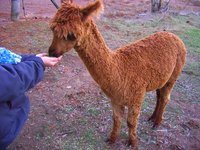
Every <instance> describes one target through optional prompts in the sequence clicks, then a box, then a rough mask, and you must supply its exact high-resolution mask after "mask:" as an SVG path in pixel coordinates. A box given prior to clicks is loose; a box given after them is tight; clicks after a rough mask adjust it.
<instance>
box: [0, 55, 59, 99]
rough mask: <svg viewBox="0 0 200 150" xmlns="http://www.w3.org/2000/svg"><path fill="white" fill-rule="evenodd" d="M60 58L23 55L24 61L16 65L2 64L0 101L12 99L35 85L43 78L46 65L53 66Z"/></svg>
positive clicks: (0, 67) (0, 71)
mask: <svg viewBox="0 0 200 150" xmlns="http://www.w3.org/2000/svg"><path fill="white" fill-rule="evenodd" d="M60 59H61V58H60ZM60 59H58V58H57V59H54V58H52V59H49V57H47V56H44V55H39V56H38V57H37V56H35V55H22V61H21V62H20V63H18V64H16V65H11V64H2V65H0V101H8V100H12V99H13V97H16V96H17V95H19V94H21V93H24V92H26V91H28V90H29V89H30V88H32V87H34V86H35V85H36V84H37V83H38V82H40V81H41V80H42V79H43V76H44V69H45V66H53V65H55V64H56V63H58V62H59V60H60Z"/></svg>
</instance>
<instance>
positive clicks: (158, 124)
mask: <svg viewBox="0 0 200 150" xmlns="http://www.w3.org/2000/svg"><path fill="white" fill-rule="evenodd" d="M159 126H160V123H154V124H153V126H152V129H153V130H155V129H157V128H158V127H159Z"/></svg>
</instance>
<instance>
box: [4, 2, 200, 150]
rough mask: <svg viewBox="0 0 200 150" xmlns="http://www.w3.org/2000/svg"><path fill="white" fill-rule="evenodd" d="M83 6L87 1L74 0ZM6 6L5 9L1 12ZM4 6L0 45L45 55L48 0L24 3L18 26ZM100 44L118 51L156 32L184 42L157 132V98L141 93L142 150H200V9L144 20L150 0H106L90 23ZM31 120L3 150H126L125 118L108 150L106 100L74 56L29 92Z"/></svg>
mask: <svg viewBox="0 0 200 150" xmlns="http://www.w3.org/2000/svg"><path fill="white" fill-rule="evenodd" d="M75 2H77V3H80V4H83V5H84V4H86V3H87V1H86V0H75ZM5 6H6V7H5ZM9 9H10V1H0V46H4V47H7V48H9V49H11V50H13V51H14V52H16V53H40V52H46V51H47V49H48V46H49V45H50V43H51V39H52V34H51V31H50V30H49V28H48V21H49V18H51V17H52V15H53V14H54V13H55V12H56V9H55V8H54V7H53V6H52V5H51V3H50V2H49V1H40V0H34V1H33V0H29V1H25V14H26V17H24V14H23V13H21V21H20V22H15V23H12V22H11V21H10V20H9V16H10V15H9ZM96 22H97V25H98V27H99V30H100V31H101V33H102V35H103V37H104V38H105V41H106V43H107V44H108V46H109V47H111V48H113V49H114V48H117V47H120V46H122V45H124V44H127V43H129V42H131V41H134V40H136V39H140V38H142V37H144V36H146V35H149V34H151V33H154V32H156V31H160V30H167V31H171V32H173V33H175V34H177V35H179V36H180V37H181V38H182V39H183V41H184V42H185V44H186V46H187V49H188V55H187V62H186V65H185V68H184V70H183V73H182V75H181V76H180V78H179V80H178V81H177V84H176V86H175V88H174V90H173V92H172V96H171V101H170V103H169V105H168V107H167V109H166V112H165V115H164V118H165V119H164V121H163V123H162V125H161V126H160V127H159V128H158V129H156V130H152V129H151V126H152V124H151V123H149V122H147V119H148V117H149V116H150V115H151V114H152V112H153V110H154V107H155V102H156V101H155V93H154V92H150V93H147V95H146V97H145V102H144V104H143V109H142V112H141V116H140V121H139V125H138V136H139V138H140V142H139V149H140V150H146V149H148V150H155V149H159V150H166V149H169V150H199V149H200V115H199V114H200V61H199V60H200V6H198V4H197V3H194V1H192V0H190V1H189V0H180V1H179V2H177V1H175V0H171V4H170V7H169V10H168V11H167V12H165V13H162V14H154V15H152V14H151V13H150V1H148V0H141V1H131V0H124V1H123V2H120V1H115V0H106V1H105V11H104V14H103V15H102V16H101V18H100V19H99V20H96ZM28 95H29V97H30V99H31V112H30V117H29V119H28V121H27V123H26V125H25V127H24V129H23V131H22V133H21V134H20V135H19V137H18V138H17V139H16V140H15V142H14V143H13V144H12V145H11V146H10V147H9V150H29V149H31V150H32V149H34V150H35V149H38V150H46V149H49V150H50V149H51V150H64V149H65V150H73V149H75V150H76V149H77V150H82V149H83V150H85V149H87V150H104V149H105V150H106V149H113V150H125V149H129V148H128V147H126V146H125V143H126V140H127V126H126V121H125V119H124V122H123V125H122V131H121V136H120V139H119V140H118V141H117V143H116V144H114V145H112V146H111V145H107V143H105V142H104V141H105V139H106V138H107V136H108V134H109V131H110V129H111V127H112V111H111V106H110V103H109V99H108V98H107V97H106V96H105V95H104V94H103V93H102V91H101V90H100V89H99V87H98V85H97V84H96V83H95V82H94V81H93V79H92V78H91V76H90V75H89V73H88V72H87V70H86V68H85V67H84V65H83V63H82V61H81V60H80V59H79V57H78V56H77V54H76V52H75V51H74V50H72V51H71V52H69V53H67V54H65V56H64V58H63V61H62V62H61V63H60V64H59V65H58V66H56V67H55V68H47V69H46V71H45V78H44V80H43V82H41V83H40V84H38V85H37V86H36V87H35V88H34V89H32V90H31V91H29V92H28Z"/></svg>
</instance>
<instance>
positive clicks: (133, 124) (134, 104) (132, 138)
mask: <svg viewBox="0 0 200 150" xmlns="http://www.w3.org/2000/svg"><path fill="white" fill-rule="evenodd" d="M144 94H145V93H141V94H139V95H137V96H136V95H135V96H134V99H133V100H132V101H130V104H129V106H128V119H127V125H128V128H129V131H128V133H129V141H128V145H131V146H132V147H133V148H136V147H137V143H138V140H137V124H138V119H139V115H140V110H141V106H142V103H143V99H144Z"/></svg>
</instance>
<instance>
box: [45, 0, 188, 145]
mask: <svg viewBox="0 0 200 150" xmlns="http://www.w3.org/2000/svg"><path fill="white" fill-rule="evenodd" d="M102 7H103V4H102V2H101V1H100V0H97V1H96V2H94V3H92V4H89V5H88V6H86V7H80V6H77V5H75V4H73V3H64V4H63V5H62V6H61V8H60V9H58V12H57V13H56V15H55V16H54V18H53V20H52V22H51V23H50V27H51V29H52V31H53V34H54V37H53V41H52V44H51V46H50V48H49V55H50V56H60V55H62V54H64V53H65V52H68V51H69V50H71V49H72V48H75V50H76V52H77V53H78V55H79V56H80V58H81V59H82V61H83V62H84V64H85V66H86V67H87V69H88V71H89V72H90V74H91V76H92V77H93V78H94V80H95V81H96V82H97V83H98V84H99V86H100V87H101V89H102V90H103V91H104V92H105V94H106V95H107V96H108V97H109V98H110V99H111V104H112V110H113V129H112V132H111V134H110V137H109V139H108V141H109V142H110V143H113V142H115V140H116V139H117V137H118V135H119V132H120V127H121V122H122V117H123V114H124V108H125V107H127V108H128V118H127V124H128V127H129V144H131V145H132V146H133V147H134V146H136V143H137V133H136V128H137V122H138V118H139V114H140V110H141V106H142V103H143V100H144V96H145V93H146V92H148V91H152V90H156V93H157V104H156V108H155V110H154V113H153V115H152V116H151V117H150V120H152V121H153V123H154V126H155V127H157V126H159V125H160V123H161V121H162V116H163V112H164V110H165V107H166V104H167V103H168V101H169V98H170V93H171V91H172V88H173V86H174V84H175V82H176V80H177V78H178V76H179V74H180V73H181V70H182V68H183V65H184V62H185V57H186V49H185V46H184V44H183V42H182V41H181V40H180V39H179V38H178V37H177V36H176V35H174V34H172V33H168V32H158V33H155V34H153V35H150V36H149V37H146V38H144V39H141V40H138V41H136V42H134V43H132V44H130V45H126V46H124V47H122V48H119V49H117V50H114V51H112V50H111V49H109V48H108V47H107V45H106V43H105V42H104V39H103V38H102V36H101V34H100V33H99V31H98V29H97V27H96V25H95V23H94V21H93V19H92V17H91V16H92V15H95V14H97V12H99V10H101V8H102Z"/></svg>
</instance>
